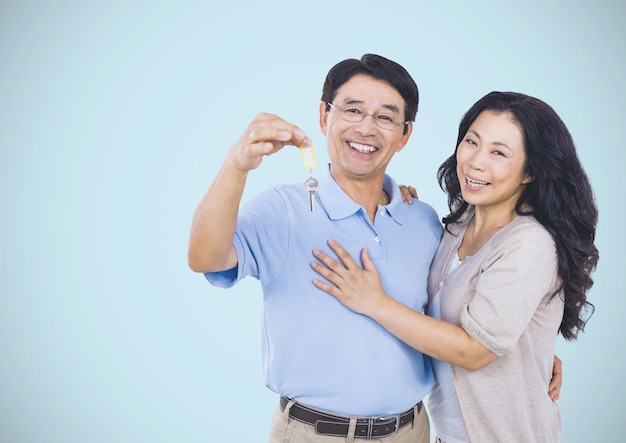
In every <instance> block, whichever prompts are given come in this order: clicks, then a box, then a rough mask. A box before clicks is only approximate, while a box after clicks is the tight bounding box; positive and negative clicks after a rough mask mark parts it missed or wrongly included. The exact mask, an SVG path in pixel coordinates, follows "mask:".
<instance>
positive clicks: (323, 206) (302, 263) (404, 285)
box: [205, 170, 442, 417]
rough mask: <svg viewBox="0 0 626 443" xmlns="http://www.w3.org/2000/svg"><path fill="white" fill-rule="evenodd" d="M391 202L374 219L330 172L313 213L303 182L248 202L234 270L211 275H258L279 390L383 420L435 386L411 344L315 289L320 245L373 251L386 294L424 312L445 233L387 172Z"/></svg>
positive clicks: (266, 341) (269, 373)
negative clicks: (314, 264) (335, 243)
mask: <svg viewBox="0 0 626 443" xmlns="http://www.w3.org/2000/svg"><path fill="white" fill-rule="evenodd" d="M384 189H385V190H386V191H387V193H388V194H389V195H390V196H391V202H390V203H389V204H388V205H386V206H379V208H378V213H377V214H376V217H375V221H374V224H372V223H370V221H369V219H368V217H367V214H366V212H365V209H364V208H363V207H362V206H360V205H358V204H357V203H355V202H354V201H353V200H352V199H351V198H350V197H349V196H348V195H347V194H346V193H345V192H343V190H342V189H341V188H340V187H339V185H338V184H337V183H336V182H335V181H334V179H333V178H332V176H331V175H330V172H329V171H328V170H327V171H326V172H325V174H324V175H323V176H322V177H320V179H319V190H318V192H317V195H316V204H315V211H314V212H311V211H310V208H309V194H308V192H307V191H306V190H305V189H304V186H303V184H302V183H299V184H294V185H279V186H274V187H272V188H269V189H268V190H266V191H263V192H261V193H260V194H259V195H257V196H255V197H254V198H253V199H251V200H250V201H248V202H247V203H246V204H245V205H243V207H242V208H241V211H240V214H239V218H238V222H237V228H236V232H235V237H234V240H233V243H234V246H235V248H236V250H237V256H238V258H239V261H238V264H237V267H235V268H233V269H231V270H228V271H223V272H216V273H206V274H205V276H206V278H207V280H208V281H209V282H210V283H212V284H213V285H215V286H219V287H230V286H233V285H234V284H235V283H237V282H238V281H239V280H241V279H242V278H244V277H247V276H251V277H254V278H257V279H258V280H259V281H260V282H261V286H262V288H263V324H262V326H263V337H262V346H263V349H262V350H263V366H264V373H265V381H266V384H267V386H268V387H269V388H270V389H271V390H273V391H274V392H276V393H278V394H279V395H282V396H286V397H289V398H293V399H295V400H297V401H299V402H301V403H304V404H307V405H309V406H312V407H315V408H319V409H323V410H325V411H328V412H332V413H335V414H342V415H357V416H379V417H385V416H389V415H393V414H397V413H399V412H403V411H405V410H407V409H409V408H411V407H412V406H413V405H415V403H417V402H418V401H420V400H422V399H423V398H424V396H425V395H426V394H427V393H428V392H429V391H430V390H431V388H432V386H433V374H432V369H431V363H430V359H429V357H427V356H425V355H423V354H422V353H420V352H418V351H416V350H415V349H413V348H411V347H410V346H407V345H406V344H404V343H403V342H401V341H400V340H398V339H397V338H395V337H394V336H393V335H392V334H390V333H389V332H388V331H386V330H385V329H384V328H383V327H381V326H380V325H379V324H378V323H376V322H375V321H374V320H372V319H370V318H369V317H366V316H364V315H361V314H357V313H354V312H352V311H351V310H349V309H348V308H346V307H345V306H343V305H342V304H341V303H340V302H339V301H337V300H336V299H335V298H334V297H332V296H331V295H328V294H326V293H325V292H323V291H321V290H319V289H317V288H316V287H315V286H314V285H313V283H312V280H313V279H314V278H320V276H319V275H318V274H317V273H316V272H315V271H313V269H311V267H310V263H311V262H312V261H314V260H315V258H314V256H313V254H312V251H313V249H321V250H324V251H325V252H327V253H329V254H331V255H333V253H332V251H331V250H330V248H329V247H328V245H327V243H326V242H327V241H328V240H329V239H331V238H332V239H335V240H337V241H338V242H339V244H341V246H342V247H343V248H345V249H346V250H347V251H348V252H349V253H350V254H351V255H352V257H353V258H355V259H356V260H357V261H359V257H360V252H361V249H362V248H364V247H367V248H368V250H369V253H370V256H371V257H372V259H373V261H374V263H375V265H376V268H377V269H378V271H379V272H380V275H381V279H382V283H383V287H384V289H385V291H386V292H387V293H388V294H389V295H391V296H392V297H394V298H396V299H397V300H399V301H400V302H402V303H404V304H406V305H407V306H409V307H411V308H413V309H415V310H417V311H422V310H423V308H424V306H425V305H426V303H427V301H428V296H427V292H426V283H427V279H428V270H429V268H430V264H431V262H432V260H433V257H434V256H435V252H436V251H437V247H438V245H439V241H440V239H441V234H442V226H441V223H440V222H439V218H438V216H437V214H436V212H435V211H434V209H433V208H432V207H430V206H429V205H427V204H425V203H424V202H422V201H419V200H418V201H414V202H413V204H411V205H409V204H406V203H403V202H402V198H401V195H400V192H399V188H398V185H397V184H396V183H395V182H394V181H393V179H392V178H391V177H389V176H386V177H385V181H384Z"/></svg>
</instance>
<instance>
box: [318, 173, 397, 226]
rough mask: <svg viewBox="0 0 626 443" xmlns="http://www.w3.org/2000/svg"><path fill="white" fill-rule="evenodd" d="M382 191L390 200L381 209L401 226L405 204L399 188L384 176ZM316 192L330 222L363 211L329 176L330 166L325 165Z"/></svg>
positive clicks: (391, 179) (392, 180)
mask: <svg viewBox="0 0 626 443" xmlns="http://www.w3.org/2000/svg"><path fill="white" fill-rule="evenodd" d="M383 189H384V190H385V191H386V192H387V194H389V197H390V199H391V200H390V202H389V204H387V205H385V206H383V208H384V209H385V210H386V211H387V213H388V214H389V215H390V216H391V218H392V219H393V220H394V221H395V222H396V223H398V224H399V225H403V224H404V217H405V210H404V209H405V205H406V203H404V202H403V201H402V195H401V194H400V188H399V186H398V185H397V184H396V182H395V180H394V179H393V178H391V177H390V176H389V175H386V174H385V179H384V181H383ZM317 192H318V195H319V199H320V202H321V206H322V207H323V209H324V211H326V214H327V215H328V218H330V219H331V220H340V219H343V218H347V217H350V216H351V215H353V214H355V213H357V212H358V211H359V210H363V211H364V209H363V207H362V206H361V205H359V204H357V203H356V202H355V201H354V200H352V199H351V198H350V196H349V195H348V194H346V193H345V192H344V190H343V189H341V187H340V186H339V184H338V183H337V182H336V181H335V179H334V178H333V176H332V175H331V174H330V164H329V165H327V167H326V170H325V171H324V174H323V175H322V176H321V177H320V180H319V188H318V191H317Z"/></svg>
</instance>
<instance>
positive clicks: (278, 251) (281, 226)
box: [204, 188, 290, 288]
mask: <svg viewBox="0 0 626 443" xmlns="http://www.w3.org/2000/svg"><path fill="white" fill-rule="evenodd" d="M285 214H288V209H287V205H286V202H285V199H284V196H283V195H282V193H281V192H280V190H279V189H278V188H270V189H268V190H266V191H263V192H261V193H260V194H258V195H257V196H255V197H254V198H253V199H251V200H249V201H248V202H246V203H245V204H244V205H243V206H242V208H241V210H240V212H239V216H238V218H237V227H236V229H235V236H234V238H233V246H234V247H235V250H236V251H237V266H235V267H234V268H232V269H229V270H226V271H220V272H207V273H205V274H204V276H205V278H206V279H207V280H208V281H209V283H211V284H213V285H214V286H217V287H223V288H229V287H232V286H233V285H235V284H236V283H237V282H239V281H240V280H241V279H243V278H245V277H248V276H250V277H254V278H256V279H259V280H262V281H264V282H266V283H267V282H270V281H272V280H273V278H275V276H276V275H277V274H278V273H279V272H280V269H282V268H283V265H284V261H285V257H287V250H288V246H289V242H288V238H289V219H290V217H286V216H285Z"/></svg>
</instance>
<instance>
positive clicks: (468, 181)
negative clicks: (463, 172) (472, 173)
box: [465, 177, 489, 186]
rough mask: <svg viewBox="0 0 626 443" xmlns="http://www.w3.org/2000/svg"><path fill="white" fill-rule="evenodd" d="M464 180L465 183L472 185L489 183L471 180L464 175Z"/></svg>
mask: <svg viewBox="0 0 626 443" xmlns="http://www.w3.org/2000/svg"><path fill="white" fill-rule="evenodd" d="M465 180H466V181H467V183H469V184H470V185H472V186H487V185H488V184H489V182H479V181H476V180H472V179H471V178H467V177H465Z"/></svg>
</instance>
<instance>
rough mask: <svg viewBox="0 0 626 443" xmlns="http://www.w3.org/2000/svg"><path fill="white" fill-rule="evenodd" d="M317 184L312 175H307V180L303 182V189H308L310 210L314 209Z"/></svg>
mask: <svg viewBox="0 0 626 443" xmlns="http://www.w3.org/2000/svg"><path fill="white" fill-rule="evenodd" d="M317 186H318V183H317V180H316V179H315V178H313V177H309V178H308V179H307V181H305V182H304V189H306V190H307V191H309V204H310V207H311V212H313V210H314V209H315V192H316V191H317Z"/></svg>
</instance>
